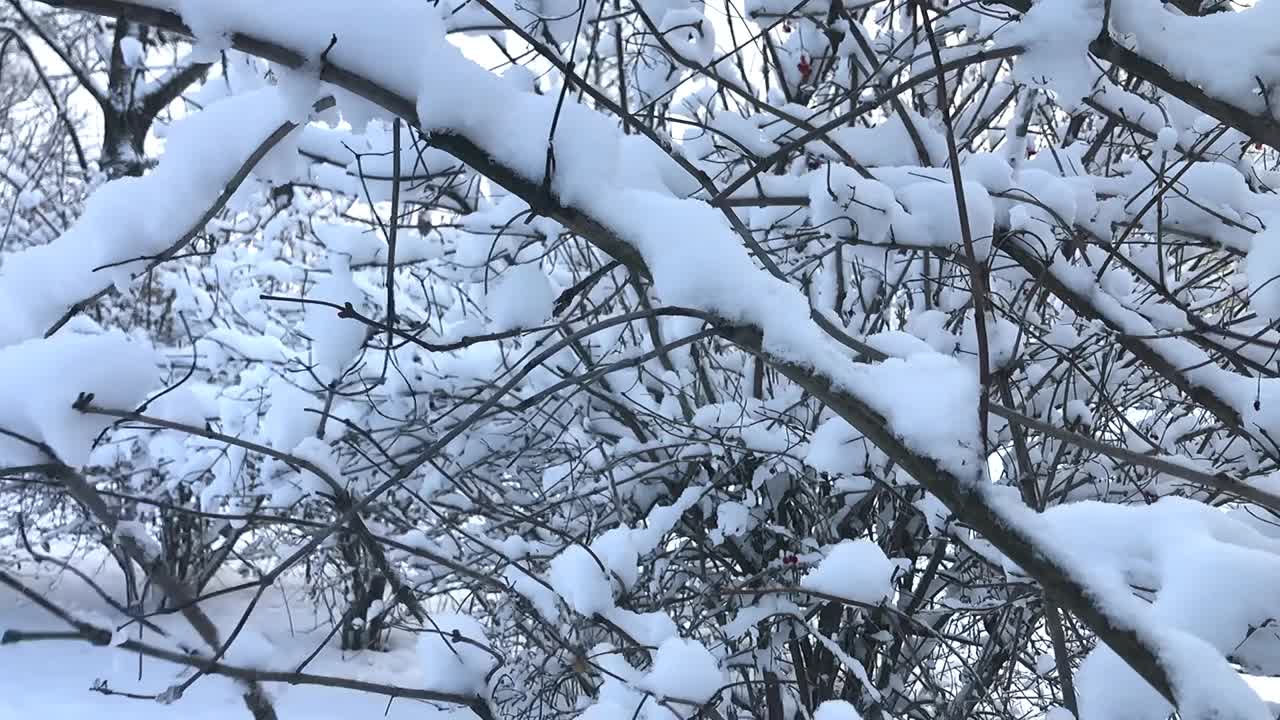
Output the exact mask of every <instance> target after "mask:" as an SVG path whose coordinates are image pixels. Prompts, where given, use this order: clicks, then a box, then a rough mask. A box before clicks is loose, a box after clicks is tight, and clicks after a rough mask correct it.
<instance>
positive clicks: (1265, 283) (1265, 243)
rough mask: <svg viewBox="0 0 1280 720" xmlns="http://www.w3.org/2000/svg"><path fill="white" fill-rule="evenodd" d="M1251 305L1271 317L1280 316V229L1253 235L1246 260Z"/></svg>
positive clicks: (1259, 312) (1271, 319)
mask: <svg viewBox="0 0 1280 720" xmlns="http://www.w3.org/2000/svg"><path fill="white" fill-rule="evenodd" d="M1245 277H1246V278H1248V280H1249V307H1250V308H1252V309H1253V311H1254V312H1256V313H1258V315H1259V316H1260V317H1263V318H1266V319H1267V320H1269V321H1275V320H1277V319H1280V232H1275V231H1272V230H1268V231H1267V232H1263V233H1259V234H1257V235H1255V236H1253V240H1252V242H1251V243H1250V244H1249V255H1248V257H1247V258H1246V260H1245Z"/></svg>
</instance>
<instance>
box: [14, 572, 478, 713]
mask: <svg viewBox="0 0 1280 720" xmlns="http://www.w3.org/2000/svg"><path fill="white" fill-rule="evenodd" d="M101 563H102V558H101V557H92V558H88V559H86V561H85V562H84V565H83V569H85V570H86V571H91V573H90V574H91V575H92V576H95V577H96V578H97V580H98V581H99V582H103V583H105V587H106V589H107V590H108V591H109V592H112V593H113V594H120V593H122V588H121V585H120V581H119V579H118V573H115V574H113V573H105V575H106V576H107V577H104V573H102V572H100V571H98V568H99V566H101ZM28 567H31V566H28ZM21 579H22V580H23V581H24V582H27V583H29V584H30V585H31V586H32V587H34V588H35V589H36V590H38V591H40V592H42V593H45V594H46V595H47V596H49V597H56V598H57V600H58V601H59V602H62V603H65V604H66V605H67V606H68V607H69V608H70V609H71V610H72V611H73V612H75V613H76V614H77V615H78V616H80V617H92V618H95V619H98V618H101V619H102V621H105V622H107V623H110V624H111V626H112V627H114V625H115V624H116V623H119V622H122V621H123V618H121V617H120V616H119V615H118V614H117V613H116V612H115V611H113V610H111V609H110V608H107V607H106V606H105V605H104V604H103V603H102V601H101V600H100V599H99V598H98V597H97V596H96V595H95V594H94V593H93V592H92V591H91V590H89V588H88V587H87V586H86V585H84V584H83V583H82V582H81V581H80V580H78V579H76V578H74V577H72V576H71V575H69V574H65V573H63V574H59V575H58V576H56V577H54V576H52V575H43V574H42V575H35V576H27V575H24V576H21ZM239 580H240V578H238V577H235V576H234V575H232V576H228V577H220V578H218V579H216V580H215V581H214V584H213V586H212V587H213V589H222V588H226V587H229V586H230V585H232V584H235V583H237V582H238V581H239ZM251 594H252V590H250V591H247V592H246V591H239V592H236V593H231V594H229V595H224V596H222V597H219V598H215V599H213V600H210V601H208V602H206V603H203V604H202V606H203V607H204V608H205V609H206V611H207V612H208V613H209V614H210V615H211V617H212V618H213V620H214V622H215V623H216V624H218V625H219V626H221V627H230V626H232V625H234V624H235V622H236V621H237V620H238V619H239V617H240V615H241V613H242V611H243V610H244V608H245V606H246V603H247V601H248V600H249V596H250V595H251ZM311 607H312V605H311V603H310V600H308V599H307V597H306V588H305V587H303V586H301V585H300V584H295V583H290V584H289V585H288V586H287V587H286V588H284V589H283V591H282V592H269V593H266V594H265V595H264V596H263V598H262V600H261V601H260V602H259V604H258V606H257V610H256V611H255V612H254V613H253V615H251V616H250V620H249V622H248V626H247V630H246V634H252V635H255V636H256V638H255V639H254V644H255V645H257V648H256V649H255V653H254V654H257V655H259V656H262V654H263V653H262V651H263V650H266V651H267V653H268V654H269V655H268V656H269V657H270V662H269V663H268V664H266V665H265V667H268V668H273V669H288V668H291V667H296V664H297V663H298V662H300V661H301V660H302V658H304V657H306V655H308V654H309V653H310V652H311V650H312V649H313V648H314V647H315V646H316V645H317V644H319V643H320V642H321V641H322V640H324V638H325V635H326V634H327V632H328V628H327V626H325V625H323V624H319V625H318V624H317V621H319V620H322V617H321V616H317V615H316V613H314V612H313V611H312V610H310V608H311ZM152 621H153V622H156V623H157V624H159V625H160V626H161V627H162V628H164V629H165V630H166V631H167V632H168V633H169V634H170V635H171V636H172V637H173V638H174V640H170V641H168V642H169V645H170V646H176V644H177V643H178V642H182V643H191V642H192V640H193V638H192V632H191V630H190V628H189V627H186V625H185V621H183V620H182V619H181V617H179V616H176V615H171V614H170V615H159V616H156V617H153V618H152ZM0 625H2V626H4V627H6V628H13V629H24V630H35V629H55V628H57V629H61V628H59V626H58V621H57V620H55V619H54V618H52V616H50V615H49V614H48V613H46V612H45V611H44V610H41V609H39V608H36V607H34V606H33V605H32V604H31V603H30V602H28V601H26V600H25V599H22V598H20V597H19V596H18V595H17V594H16V593H15V592H13V591H11V590H10V589H8V588H0ZM120 635H121V636H124V639H132V640H137V639H138V638H139V634H138V632H137V628H136V626H133V627H130V628H129V629H127V630H126V631H124V632H122V633H120ZM142 640H143V641H145V642H150V643H153V644H157V645H162V644H164V643H165V641H163V640H161V639H160V638H159V636H158V635H156V634H154V633H151V632H149V631H144V633H143V634H142ZM237 644H238V643H237ZM237 644H233V645H232V651H233V652H236V651H237V650H238V648H237ZM229 659H230V658H229ZM0 667H2V668H3V672H0V716H4V717H6V718H19V717H30V716H33V715H43V716H45V717H49V718H59V719H60V718H77V717H85V716H86V715H89V716H92V717H95V718H102V719H103V720H135V719H136V720H166V719H168V718H173V717H175V716H180V717H183V718H189V719H190V720H224V719H225V718H228V717H238V716H241V715H244V714H245V709H244V705H243V703H242V701H241V700H240V693H241V692H242V688H241V686H240V685H239V684H238V683H236V682H234V681H232V680H230V679H228V678H224V677H220V676H216V675H215V676H207V677H204V678H201V679H200V681H199V682H197V683H195V684H194V685H193V686H192V687H191V688H189V689H188V690H187V691H186V692H185V693H183V696H182V698H181V699H180V700H178V701H177V702H176V703H174V704H172V705H162V704H160V703H158V702H155V701H153V700H132V699H128V698H123V697H105V696H102V695H98V694H96V693H93V692H91V691H90V690H89V687H90V686H92V685H93V684H94V683H95V682H97V681H105V682H106V683H107V685H108V687H110V688H111V689H113V690H119V691H124V692H137V693H158V692H161V691H163V690H165V689H166V688H168V687H169V686H171V685H173V684H174V683H175V682H178V681H180V680H181V676H180V675H179V673H180V672H181V671H182V669H181V668H179V667H178V666H176V665H172V664H170V663H167V662H163V661H160V660H154V659H144V660H143V661H142V664H141V672H142V674H141V678H139V662H138V657H137V655H136V654H134V653H128V652H123V651H121V650H118V649H116V648H115V647H94V646H91V645H88V644H79V645H74V644H68V643H65V642H29V643H21V644H17V645H6V646H4V647H0ZM308 670H309V671H310V672H314V673H317V674H322V675H338V676H353V677H358V678H360V679H365V680H370V681H374V682H386V683H391V684H394V685H400V686H404V687H411V688H420V687H423V682H424V681H423V677H424V676H425V675H426V666H425V665H424V664H423V663H422V661H421V660H420V656H419V655H418V654H417V653H416V652H415V651H414V648H413V647H412V644H411V643H400V644H397V645H396V646H394V647H393V648H392V649H391V650H390V651H389V652H386V653H377V652H375V653H361V654H360V655H358V656H348V657H346V658H344V657H343V653H341V652H340V651H339V650H338V648H337V645H336V644H332V643H331V644H329V645H328V646H327V647H326V648H325V649H324V650H323V651H322V652H321V653H320V655H319V656H318V657H317V658H316V660H315V661H313V662H312V664H311V665H310V666H308ZM267 691H268V693H269V695H270V696H271V698H272V700H273V701H274V703H275V705H276V710H277V712H278V713H279V715H280V717H282V718H291V717H306V718H312V719H313V720H349V719H350V718H352V717H365V716H368V717H384V712H385V713H386V715H385V717H387V718H389V720H407V719H408V718H414V719H416V720H443V718H454V719H455V720H463V719H464V718H466V717H468V715H467V714H466V713H456V712H454V713H451V712H448V711H447V710H443V709H437V708H435V707H433V706H430V705H424V704H422V703H419V702H414V701H408V700H403V699H401V700H395V701H393V702H392V703H391V704H390V705H388V703H387V698H386V697H385V696H378V695H369V694H365V693H360V692H356V691H352V690H344V689H339V688H326V687H319V686H314V685H307V686H301V685H299V686H288V685H283V684H274V685H270V686H268V688H267Z"/></svg>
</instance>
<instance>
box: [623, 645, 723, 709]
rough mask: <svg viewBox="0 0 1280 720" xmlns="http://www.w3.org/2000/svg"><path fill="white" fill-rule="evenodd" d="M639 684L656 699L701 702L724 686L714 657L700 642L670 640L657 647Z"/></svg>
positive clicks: (721, 672)
mask: <svg viewBox="0 0 1280 720" xmlns="http://www.w3.org/2000/svg"><path fill="white" fill-rule="evenodd" d="M643 684H644V686H645V687H646V688H647V689H649V690H650V691H651V692H653V693H655V694H657V695H658V696H660V697H669V698H678V699H680V700H689V701H692V702H697V703H705V702H707V701H708V700H710V699H711V698H712V697H714V696H715V694H716V693H718V692H719V691H720V688H722V687H724V686H725V685H726V684H727V683H726V680H725V675H724V672H723V671H721V670H720V666H719V663H717V662H716V658H715V656H714V655H712V654H711V653H710V652H708V651H707V648H706V647H705V646H703V645H702V643H700V642H698V641H697V640H687V639H684V638H678V637H673V638H669V639H668V640H666V641H664V642H663V643H662V645H660V646H658V652H657V653H656V654H655V656H654V659H653V669H652V670H650V671H649V673H648V674H647V675H645V677H644V680H643Z"/></svg>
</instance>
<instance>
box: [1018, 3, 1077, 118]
mask: <svg viewBox="0 0 1280 720" xmlns="http://www.w3.org/2000/svg"><path fill="white" fill-rule="evenodd" d="M1101 29H1102V3H1101V2H1096V1H1095V0H1039V2H1036V3H1034V4H1033V5H1032V6H1031V9H1030V10H1028V11H1027V12H1026V13H1025V14H1023V16H1022V18H1021V19H1020V20H1019V22H1017V23H1012V24H1010V25H1009V26H1008V27H1007V29H1003V30H1002V31H1000V32H998V33H997V34H996V42H997V43H998V44H1001V45H1005V46H1014V45H1020V46H1023V47H1025V48H1026V51H1025V52H1023V54H1022V55H1020V56H1019V57H1018V59H1017V61H1016V62H1014V65H1013V76H1014V78H1016V79H1017V80H1018V81H1020V82H1025V83H1028V84H1031V85H1035V86H1041V87H1046V88H1049V89H1052V90H1053V91H1054V92H1055V94H1056V95H1057V96H1058V101H1059V102H1060V103H1062V106H1063V108H1064V109H1066V110H1068V111H1074V110H1075V109H1076V108H1077V107H1078V106H1079V103H1080V100H1081V99H1082V98H1084V97H1085V96H1087V95H1089V91H1090V89H1091V88H1092V87H1093V84H1094V82H1095V81H1096V80H1097V77H1098V75H1099V72H1098V70H1097V69H1096V68H1095V66H1094V65H1093V63H1092V61H1090V59H1089V43H1090V42H1092V41H1093V39H1094V38H1096V37H1098V33H1099V31H1101Z"/></svg>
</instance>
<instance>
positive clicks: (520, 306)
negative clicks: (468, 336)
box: [485, 264, 556, 332]
mask: <svg viewBox="0 0 1280 720" xmlns="http://www.w3.org/2000/svg"><path fill="white" fill-rule="evenodd" d="M555 300H556V292H555V291H554V290H553V289H552V288H551V283H550V281H548V280H547V276H546V274H544V273H543V272H542V270H541V269H540V268H539V267H538V266H537V265H535V264H524V265H516V266H515V267H513V268H510V269H509V270H507V271H506V272H505V273H503V275H502V277H501V278H500V279H499V280H498V282H497V285H496V286H495V287H494V288H493V289H492V290H491V291H490V292H489V294H488V295H486V296H485V303H486V307H485V311H486V312H487V313H488V315H489V317H490V318H491V319H492V322H491V323H490V325H489V328H490V330H492V331H493V332H505V331H508V330H516V329H528V328H532V327H536V326H538V325H541V324H542V323H544V322H545V321H546V320H547V319H548V318H550V317H551V307H552V305H553V304H554V303H555Z"/></svg>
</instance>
